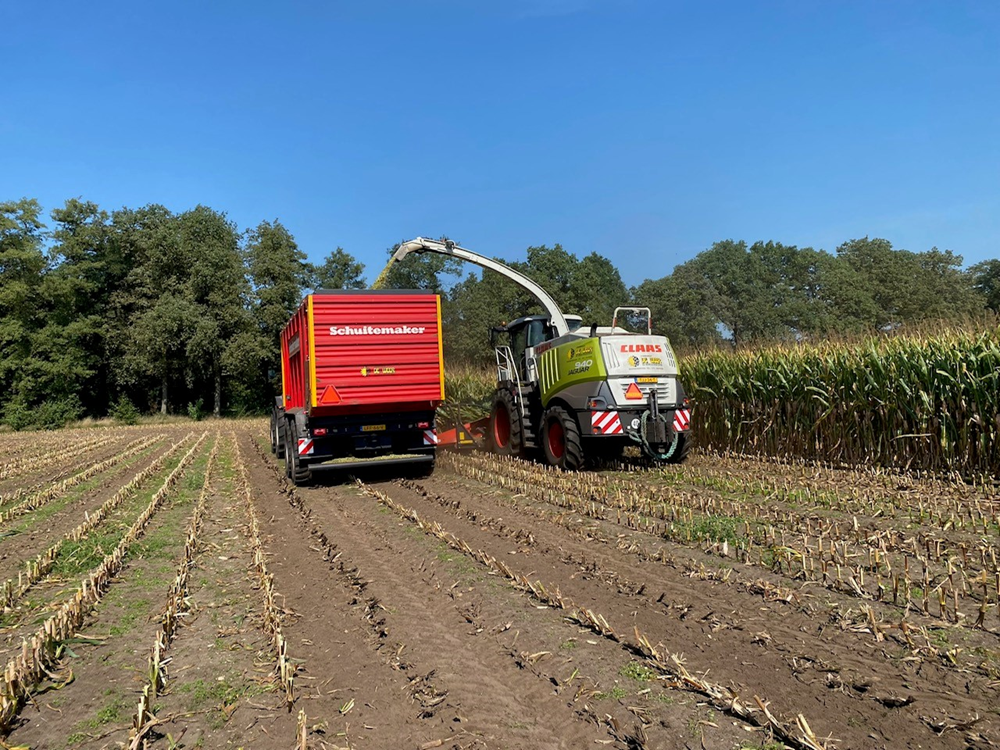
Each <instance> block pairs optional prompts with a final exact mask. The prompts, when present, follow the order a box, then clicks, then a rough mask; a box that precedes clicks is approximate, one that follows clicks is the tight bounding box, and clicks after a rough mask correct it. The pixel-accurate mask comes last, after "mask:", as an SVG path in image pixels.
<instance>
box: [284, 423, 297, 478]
mask: <svg viewBox="0 0 1000 750" xmlns="http://www.w3.org/2000/svg"><path fill="white" fill-rule="evenodd" d="M282 426H283V427H284V429H281V444H282V445H283V446H284V450H283V451H282V453H283V454H284V456H283V458H284V459H285V476H286V477H288V478H289V479H291V478H292V456H293V455H294V454H295V450H294V449H293V447H292V445H291V439H290V438H289V432H290V430H289V429H288V426H287V425H285V424H284V423H282Z"/></svg>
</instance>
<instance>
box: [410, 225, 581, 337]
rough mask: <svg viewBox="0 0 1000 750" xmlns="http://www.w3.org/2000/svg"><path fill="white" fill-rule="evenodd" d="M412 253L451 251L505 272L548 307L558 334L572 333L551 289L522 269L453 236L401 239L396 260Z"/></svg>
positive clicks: (550, 320) (489, 267) (551, 321)
mask: <svg viewBox="0 0 1000 750" xmlns="http://www.w3.org/2000/svg"><path fill="white" fill-rule="evenodd" d="M410 253H439V254H440V255H448V256H451V257H452V258H458V259H459V260H464V261H467V262H469V263H474V264H475V265H477V266H479V267H481V268H487V269H489V270H490V271H494V272H495V273H498V274H500V275H501V276H505V277H506V278H508V279H510V280H511V281H513V282H514V283H515V284H517V285H518V286H520V287H521V288H522V289H524V290H525V291H526V292H528V294H530V295H531V296H532V297H534V298H535V299H536V300H538V303H539V304H540V305H541V306H542V307H543V308H545V312H546V314H547V315H548V316H549V322H550V323H551V325H552V327H553V329H555V332H556V336H564V335H566V334H567V333H569V324H568V323H567V322H566V316H565V315H563V312H562V310H560V309H559V305H557V304H556V301H555V300H554V299H552V297H551V296H549V293H548V292H546V291H545V290H544V289H542V288H541V287H540V286H538V284H536V283H535V282H534V281H532V280H531V279H529V278H528V277H527V276H525V275H523V274H521V273H518V272H517V271H515V270H514V269H513V268H510V267H509V266H506V265H504V264H503V263H501V262H500V261H498V260H494V259H493V258H487V257H486V256H485V255H480V254H479V253H476V252H473V251H472V250H468V249H466V248H464V247H459V246H458V245H456V244H455V243H454V242H452V241H451V240H428V239H424V238H423V237H417V238H416V239H413V240H410V241H408V242H403V243H401V244H400V246H399V249H398V250H396V252H395V253H394V254H393V256H392V262H397V261H400V260H402V259H403V258H405V257H406V256H407V255H409V254H410Z"/></svg>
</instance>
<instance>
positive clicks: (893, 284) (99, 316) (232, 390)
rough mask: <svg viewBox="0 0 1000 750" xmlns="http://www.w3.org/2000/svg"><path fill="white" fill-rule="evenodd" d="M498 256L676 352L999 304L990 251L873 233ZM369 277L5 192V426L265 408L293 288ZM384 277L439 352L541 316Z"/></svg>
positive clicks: (1, 401) (270, 240) (148, 213)
mask: <svg viewBox="0 0 1000 750" xmlns="http://www.w3.org/2000/svg"><path fill="white" fill-rule="evenodd" d="M394 250H395V247H392V248H388V249H387V253H392V252H393V251H394ZM609 252H610V251H609ZM387 259H388V258H387ZM499 260H503V259H499ZM504 262H507V261H504ZM508 264H509V265H510V266H512V267H514V268H515V269H517V270H520V271H522V272H524V273H525V274H526V275H528V276H529V277H531V278H532V279H534V280H535V281H537V282H538V283H539V284H541V286H542V287H543V288H545V289H547V290H548V291H549V292H550V293H551V294H552V296H553V297H554V298H555V299H556V301H557V302H558V303H559V305H560V306H561V307H562V308H563V310H564V311H565V312H567V313H576V314H579V315H581V316H582V317H583V319H584V322H585V324H587V325H589V324H590V323H594V322H596V323H599V324H604V325H606V324H608V323H610V321H611V317H612V314H613V311H614V309H615V307H618V306H623V305H643V306H648V307H649V308H650V309H651V310H652V319H653V326H654V331H655V332H656V333H661V334H664V335H667V336H669V337H670V338H671V340H672V341H674V343H675V344H677V345H679V346H680V348H682V349H684V348H688V349H690V348H695V347H702V346H719V345H722V346H744V345H748V344H753V343H759V342H764V341H774V340H801V339H803V338H811V337H816V336H828V335H831V334H851V333H857V332H859V331H864V330H879V329H886V328H891V327H897V326H901V325H907V324H910V323H913V322H917V321H926V320H953V319H967V318H969V317H970V316H975V315H977V314H981V313H982V312H984V311H985V310H987V309H990V310H993V311H997V310H998V309H1000V261H998V260H989V261H985V262H983V263H979V264H977V265H975V266H972V267H971V268H968V269H965V268H963V267H962V258H961V256H959V255H956V254H954V253H952V252H951V251H948V250H946V251H939V250H937V249H936V248H935V249H931V250H928V251H925V252H910V251H906V250H898V249H895V248H893V247H892V245H891V244H890V243H889V242H888V241H886V240H882V239H869V238H864V239H860V240H851V241H849V242H846V243H844V244H843V245H841V246H840V247H838V248H837V250H836V252H835V253H828V252H825V251H823V250H814V249H812V248H798V247H795V246H790V245H783V244H781V243H778V242H758V243H755V244H753V245H749V246H748V245H747V243H745V242H738V241H733V240H726V241H723V242H718V243H716V244H714V245H713V246H712V247H711V248H709V249H707V250H705V251H704V252H702V253H700V254H699V255H697V256H696V257H695V258H693V259H691V260H689V261H687V262H685V263H682V264H681V265H678V266H677V267H676V268H674V269H673V271H672V272H671V273H669V274H667V275H665V276H663V277H661V278H657V279H648V280H646V281H644V282H642V283H641V284H639V285H638V286H635V287H632V288H630V287H629V286H628V285H626V284H625V283H624V282H623V281H622V278H621V274H620V272H619V270H618V269H617V268H616V267H615V265H614V263H613V262H612V260H610V259H609V258H608V257H607V256H605V255H602V254H600V253H596V252H595V253H590V254H589V255H586V256H584V257H582V258H579V257H577V256H576V255H574V254H573V253H571V252H569V251H567V250H565V249H564V248H562V247H561V246H560V245H555V246H553V247H547V246H538V247H530V248H528V250H527V257H526V260H524V261H517V262H509V263H508ZM655 265H657V261H656V259H655V258H651V259H650V266H655ZM378 270H381V269H376V272H377V271H378ZM364 272H365V268H364V265H363V264H362V263H360V262H359V261H358V260H357V259H356V258H355V257H354V256H352V255H351V254H350V253H348V252H346V251H344V250H343V249H342V248H339V247H338V248H336V249H335V250H333V251H332V252H331V253H330V254H329V255H328V256H326V257H325V258H324V260H323V262H322V263H319V264H311V263H309V262H307V261H306V256H305V254H304V253H303V252H302V251H301V250H300V249H299V248H298V246H297V244H296V242H295V239H294V237H293V236H292V233H291V232H290V231H289V230H288V229H287V228H286V227H285V226H283V225H282V224H281V222H280V221H277V220H274V221H262V222H261V223H260V224H258V225H257V226H256V227H254V228H252V229H246V230H241V229H240V228H238V227H237V226H236V225H235V224H234V223H233V222H232V221H230V220H229V219H228V218H227V217H226V215H225V214H224V213H221V212H219V211H216V210H213V209H211V208H208V207H206V206H197V207H195V208H193V209H191V210H189V211H184V212H181V213H175V212H172V211H170V210H168V209H167V208H165V207H163V206H160V205H155V204H154V205H147V206H143V207H141V208H121V209H118V210H114V211H105V210H103V209H101V208H100V207H99V206H97V205H96V204H94V203H92V202H89V201H84V200H80V199H71V200H68V201H67V202H66V203H65V205H64V206H62V207H60V208H57V209H55V210H53V211H52V212H51V214H50V215H49V218H48V220H45V218H44V217H43V212H42V208H41V206H40V205H39V203H38V202H37V201H36V200H33V199H22V200H19V201H8V202H3V203H0V417H2V420H3V422H5V423H6V424H8V425H10V426H12V427H15V428H18V429H20V428H24V427H29V426H35V425H54V424H61V423H64V422H65V421H68V420H71V419H76V418H79V417H82V416H86V415H89V416H95V417H100V416H104V415H106V414H108V413H109V412H114V411H115V410H119V411H120V410H123V409H125V410H128V409H133V408H134V409H136V410H138V411H140V412H152V411H160V412H163V413H166V412H168V411H188V412H190V413H192V414H195V415H197V414H199V413H201V412H214V413H215V414H222V413H229V414H247V413H258V412H261V411H264V410H266V409H268V408H269V405H270V404H271V403H272V402H273V401H272V399H273V396H274V394H275V393H276V391H277V388H278V387H279V386H280V380H279V378H278V377H277V373H278V372H279V349H278V335H279V332H280V330H281V328H282V327H283V326H284V324H285V322H286V321H287V319H288V318H289V316H290V315H291V313H292V312H293V311H294V310H295V309H296V307H297V306H298V304H299V302H300V300H301V298H302V295H303V294H304V293H305V292H306V291H308V290H311V289H352V288H353V289H362V288H365V287H366V286H367V285H368V284H367V281H366V279H365V277H364ZM386 286H387V287H389V288H417V289H427V290H432V291H435V292H438V293H440V294H442V298H443V314H444V339H445V350H446V358H447V359H448V361H449V363H466V364H471V365H483V364H486V363H489V362H491V361H492V359H493V354H492V350H491V349H490V348H489V344H488V329H489V328H490V326H494V325H497V324H499V323H502V322H505V321H509V320H512V319H514V318H516V317H519V316H520V315H524V314H526V313H530V312H537V311H539V309H538V307H537V305H535V304H534V302H533V300H531V299H530V298H529V297H528V296H527V295H526V294H525V293H524V292H523V290H521V289H520V288H519V287H517V286H516V285H514V284H513V283H512V282H510V281H508V280H506V279H503V278H502V277H499V276H498V275H497V274H494V273H492V272H489V271H484V272H483V273H482V274H480V273H477V272H470V269H469V268H468V267H464V268H463V267H462V264H460V263H459V262H457V261H455V260H453V259H448V258H445V257H443V256H436V255H429V254H424V255H411V256H410V257H408V258H407V259H406V260H405V261H404V262H403V263H400V264H397V265H396V266H394V267H393V268H392V269H391V270H390V273H389V275H388V280H387V284H386Z"/></svg>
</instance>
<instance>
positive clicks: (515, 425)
mask: <svg viewBox="0 0 1000 750" xmlns="http://www.w3.org/2000/svg"><path fill="white" fill-rule="evenodd" d="M489 429H490V432H489V440H490V447H491V448H492V449H493V452H494V453H499V454H500V455H502V456H516V455H518V454H520V453H521V446H522V445H523V444H524V439H523V438H524V427H523V425H522V424H521V415H520V413H519V412H518V409H517V404H515V403H514V394H513V393H511V392H510V391H508V390H507V389H506V388H504V389H501V390H499V391H497V392H496V395H495V396H494V397H493V409H492V410H491V411H490V427H489Z"/></svg>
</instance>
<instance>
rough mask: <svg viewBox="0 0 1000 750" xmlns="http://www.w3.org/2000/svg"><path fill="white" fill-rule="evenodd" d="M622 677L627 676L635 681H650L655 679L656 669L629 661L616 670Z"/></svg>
mask: <svg viewBox="0 0 1000 750" xmlns="http://www.w3.org/2000/svg"><path fill="white" fill-rule="evenodd" d="M618 674H620V675H621V676H622V677H628V678H629V679H630V680H636V681H637V682H650V681H651V680H655V679H656V671H655V670H653V669H651V668H650V667H647V666H646V665H645V664H641V663H640V662H637V661H630V662H629V663H628V664H626V665H625V666H624V667H622V668H621V670H620V671H619V672H618Z"/></svg>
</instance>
